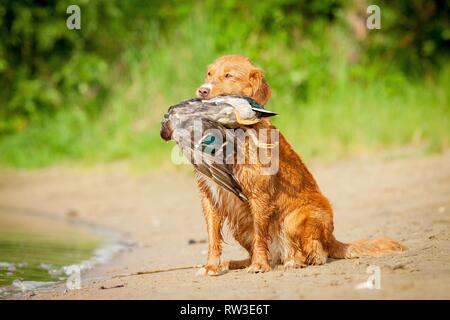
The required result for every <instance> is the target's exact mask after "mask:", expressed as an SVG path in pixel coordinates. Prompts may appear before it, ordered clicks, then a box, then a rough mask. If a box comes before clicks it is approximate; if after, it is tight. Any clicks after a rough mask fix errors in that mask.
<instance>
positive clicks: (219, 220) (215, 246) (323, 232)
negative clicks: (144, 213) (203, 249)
mask: <svg viewBox="0 0 450 320" xmlns="http://www.w3.org/2000/svg"><path fill="white" fill-rule="evenodd" d="M205 88H206V90H204V89H205ZM220 94H245V95H248V96H250V97H252V98H254V99H255V100H256V101H258V102H259V103H260V104H262V105H265V104H266V102H267V101H268V99H269V98H270V95H271V91H270V88H269V86H268V84H267V82H266V80H265V79H264V74H263V71H262V70H261V69H259V68H257V67H255V66H254V65H253V63H251V61H250V60H249V59H248V58H246V57H244V56H240V55H229V56H223V57H221V58H219V59H217V60H216V61H215V62H214V63H213V64H211V65H210V66H209V67H208V73H207V76H206V81H205V83H204V84H203V85H202V86H201V87H200V88H199V89H198V90H197V95H198V96H199V97H202V98H204V99H209V98H212V97H214V96H217V95H220ZM253 128H254V129H261V128H265V129H268V130H276V128H275V127H274V126H273V125H271V123H270V122H269V121H268V120H263V121H262V122H260V123H258V124H256V125H254V126H253ZM260 169H261V165H260V164H235V165H234V173H235V175H236V178H237V180H238V181H239V183H240V185H241V186H242V189H243V192H244V194H245V195H247V197H248V198H249V201H248V202H242V201H241V200H239V199H238V198H237V197H236V196H235V195H233V194H231V193H230V192H228V191H226V190H224V189H222V188H221V187H219V186H216V185H215V184H214V183H212V182H209V181H208V180H205V179H204V178H203V177H202V176H200V175H198V176H197V183H198V187H199V189H200V193H201V202H202V207H203V212H204V216H205V220H206V225H207V231H208V241H209V243H208V258H207V262H206V265H205V266H204V268H203V269H201V272H202V273H204V274H207V275H217V274H220V273H221V271H222V268H223V267H225V268H227V269H239V268H245V267H249V268H248V271H249V272H265V271H269V270H270V269H271V266H274V265H276V264H280V263H283V264H284V265H285V266H286V267H303V266H305V265H318V264H323V263H325V262H326V261H327V257H332V258H355V257H360V256H365V255H378V254H380V253H384V252H392V251H403V250H406V247H404V246H403V245H402V244H400V243H398V242H396V241H394V240H392V239H390V238H387V237H384V238H379V239H373V240H360V241H355V242H352V243H350V244H344V243H341V242H339V241H337V240H336V239H335V238H334V236H333V211H332V208H331V205H330V203H329V201H328V200H327V198H326V197H325V196H324V195H322V193H321V191H320V189H319V187H318V185H317V183H316V181H315V180H314V178H313V176H312V175H311V173H310V172H309V171H308V169H307V168H306V166H305V165H304V164H303V162H302V160H301V159H300V157H299V155H298V154H297V153H296V152H295V151H294V150H293V149H292V147H291V146H290V145H289V143H288V142H287V141H286V139H285V138H284V137H283V135H282V134H281V133H280V134H279V170H278V172H277V173H276V174H274V175H260V174H259V170H260ZM225 221H226V222H227V223H228V226H229V228H230V230H231V232H232V234H233V236H234V238H235V239H236V240H237V241H238V242H239V243H240V244H241V245H242V246H243V247H244V248H245V249H246V250H247V251H248V254H249V258H248V259H245V260H240V261H227V262H223V263H221V261H220V255H221V249H222V247H221V242H222V236H221V229H222V225H223V223H224V222H225Z"/></svg>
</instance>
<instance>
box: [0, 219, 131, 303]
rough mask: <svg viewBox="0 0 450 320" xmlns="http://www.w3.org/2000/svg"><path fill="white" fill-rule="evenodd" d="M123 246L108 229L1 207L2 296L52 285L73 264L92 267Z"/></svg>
mask: <svg viewBox="0 0 450 320" xmlns="http://www.w3.org/2000/svg"><path fill="white" fill-rule="evenodd" d="M122 249H123V246H122V245H121V244H120V243H118V242H117V237H114V236H113V234H112V233H108V232H106V231H105V230H100V229H98V230H97V229H95V228H93V227H92V226H91V227H89V226H83V225H82V224H80V223H76V222H72V221H70V220H57V219H51V218H48V217H42V216H36V215H32V214H18V213H10V212H2V211H0V299H1V298H6V297H8V296H10V295H11V294H13V293H16V292H20V291H29V290H31V291H34V290H37V289H42V288H48V287H49V286H52V285H54V284H56V283H59V282H61V281H64V280H66V279H67V278H68V276H69V275H70V274H71V272H73V270H74V269H73V267H75V268H76V270H77V271H78V270H80V271H83V270H86V269H90V268H92V267H94V266H95V265H96V264H98V263H104V262H106V261H107V260H109V259H110V258H111V257H112V256H113V255H114V254H115V253H117V252H118V251H120V250H122ZM70 266H72V267H70Z"/></svg>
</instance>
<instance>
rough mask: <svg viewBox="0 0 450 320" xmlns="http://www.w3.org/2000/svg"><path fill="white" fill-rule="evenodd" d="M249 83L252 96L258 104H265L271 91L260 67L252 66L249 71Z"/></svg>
mask: <svg viewBox="0 0 450 320" xmlns="http://www.w3.org/2000/svg"><path fill="white" fill-rule="evenodd" d="M249 80H250V84H251V86H252V89H253V97H252V98H254V99H255V100H256V101H258V103H259V104H261V105H265V104H266V102H267V101H268V100H269V98H270V96H271V94H272V91H271V90H270V87H269V85H268V84H267V81H266V79H264V73H263V71H262V70H261V69H258V68H254V69H253V70H252V71H251V72H250V79H249Z"/></svg>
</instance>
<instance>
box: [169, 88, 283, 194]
mask: <svg viewBox="0 0 450 320" xmlns="http://www.w3.org/2000/svg"><path fill="white" fill-rule="evenodd" d="M275 115H277V113H275V112H273V111H270V110H267V109H265V108H264V107H263V106H261V105H260V104H259V103H258V102H257V101H255V100H254V99H252V98H250V97H247V96H243V95H235V94H233V95H223V96H217V97H214V98H211V99H209V100H204V99H200V98H194V99H189V100H185V101H182V102H180V103H178V104H176V105H173V106H171V107H170V108H169V110H168V111H167V113H166V114H165V115H164V118H163V121H162V122H161V130H160V135H161V138H162V139H164V140H165V141H169V140H174V141H175V142H176V144H177V145H178V147H179V148H180V149H181V150H182V152H183V154H184V156H185V157H186V158H187V159H188V160H189V161H190V162H191V164H192V165H193V166H194V170H195V171H196V173H197V174H199V175H201V177H202V178H205V179H209V180H210V181H213V182H214V183H216V184H218V185H220V186H222V187H223V188H225V189H226V190H228V191H230V192H231V193H233V194H234V195H236V196H237V197H238V198H239V199H240V200H241V201H248V197H247V196H246V195H245V194H244V193H243V191H242V188H241V186H240V185H239V182H238V181H237V180H236V177H235V175H234V173H233V167H232V165H231V163H232V161H229V160H230V158H232V157H234V156H235V152H236V151H235V150H234V149H233V150H232V151H231V152H230V151H229V150H227V148H226V145H227V143H229V141H235V140H234V139H235V136H234V131H233V130H227V129H234V128H245V127H248V126H250V125H254V124H256V123H258V122H260V121H261V120H262V119H264V118H267V117H272V116H275Z"/></svg>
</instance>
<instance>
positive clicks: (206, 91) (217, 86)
mask: <svg viewBox="0 0 450 320" xmlns="http://www.w3.org/2000/svg"><path fill="white" fill-rule="evenodd" d="M223 94H243V95H246V96H249V97H252V98H253V99H255V100H256V101H258V103H260V104H261V105H265V104H266V102H267V101H268V100H269V98H270V95H271V91H270V88H269V85H268V84H267V82H266V80H265V79H264V73H263V71H262V70H261V69H259V68H258V67H256V66H255V65H254V64H253V63H252V62H251V61H250V59H249V58H247V57H245V56H241V55H227V56H223V57H220V58H219V59H217V60H216V61H215V62H214V63H213V64H211V65H209V66H208V72H207V74H206V79H205V83H204V84H202V85H201V86H200V87H199V88H198V89H197V96H198V97H199V98H202V99H210V98H213V97H215V96H218V95H223Z"/></svg>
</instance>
